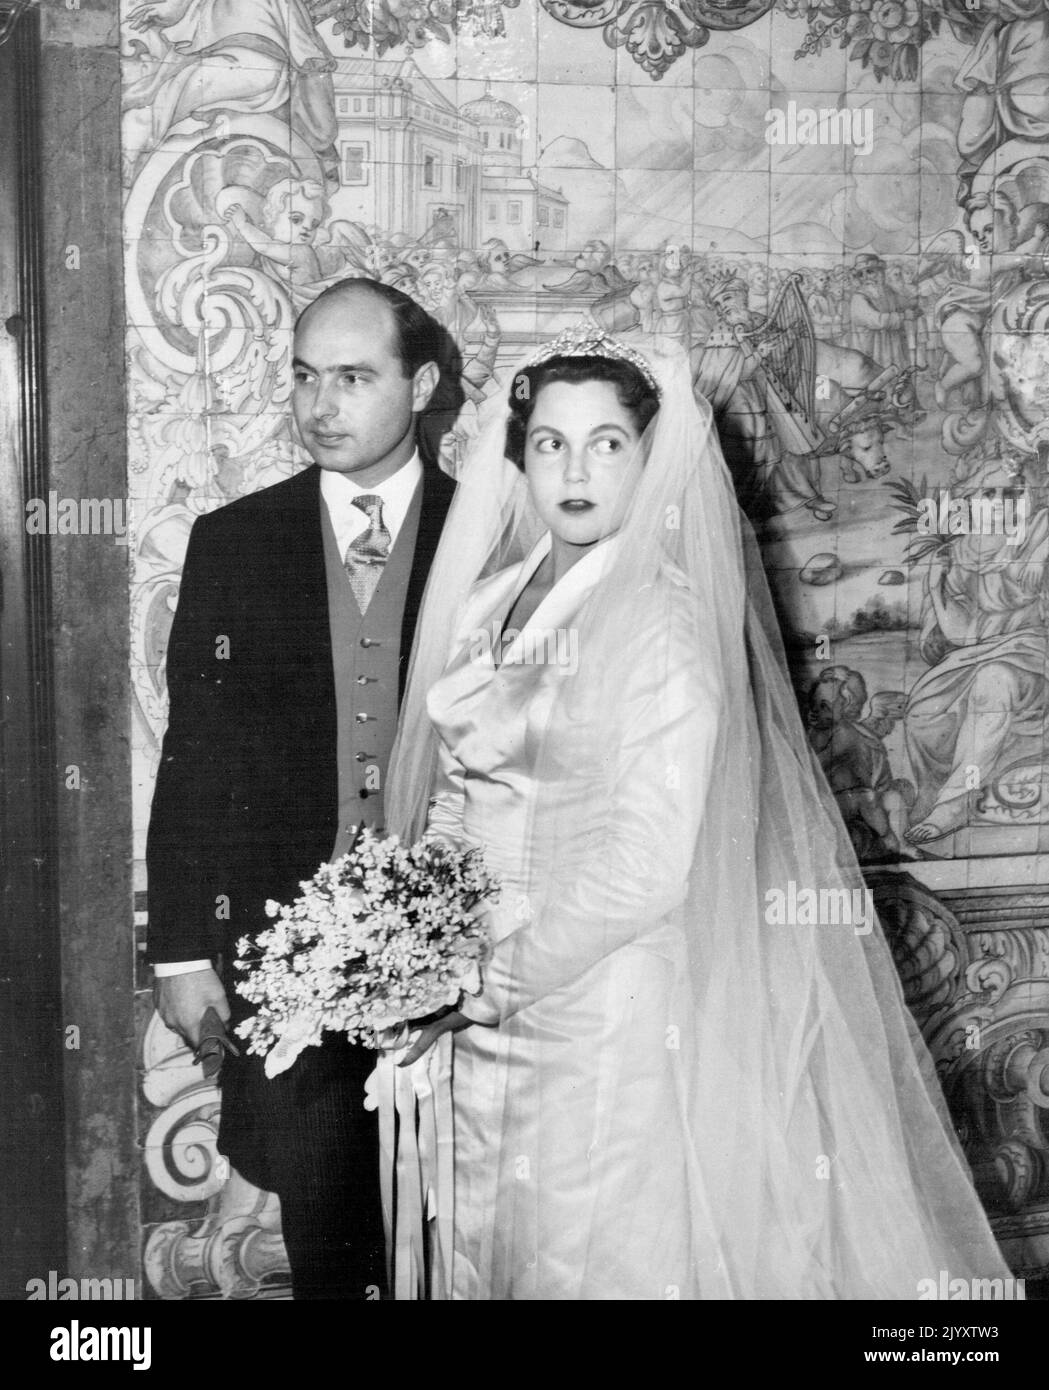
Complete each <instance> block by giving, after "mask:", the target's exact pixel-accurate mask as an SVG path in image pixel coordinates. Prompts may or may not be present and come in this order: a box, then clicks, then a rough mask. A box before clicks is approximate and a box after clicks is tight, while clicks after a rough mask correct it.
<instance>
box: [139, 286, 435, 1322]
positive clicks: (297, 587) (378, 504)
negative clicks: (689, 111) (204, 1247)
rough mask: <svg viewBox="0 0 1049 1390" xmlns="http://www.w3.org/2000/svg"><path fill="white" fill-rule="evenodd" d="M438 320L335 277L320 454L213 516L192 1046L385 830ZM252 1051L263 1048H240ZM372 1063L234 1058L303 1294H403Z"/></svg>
mask: <svg viewBox="0 0 1049 1390" xmlns="http://www.w3.org/2000/svg"><path fill="white" fill-rule="evenodd" d="M443 356H444V345H443V341H442V333H441V330H440V328H439V327H438V326H437V325H436V324H435V323H434V322H433V320H432V319H430V318H429V317H428V316H427V315H426V314H425V313H424V312H423V310H422V309H420V308H419V306H418V305H416V304H415V303H414V302H413V301H412V300H411V299H409V298H408V297H407V296H405V295H403V294H401V293H400V292H399V291H397V290H395V289H392V288H390V287H389V286H386V285H382V284H378V283H376V282H375V281H371V280H348V281H343V282H341V283H340V284H339V285H336V286H333V287H332V288H331V289H329V290H326V291H325V292H324V293H323V294H322V295H320V296H319V297H318V298H317V299H316V300H315V301H314V302H313V304H311V305H310V306H309V308H307V309H306V310H305V311H304V313H303V314H302V316H301V317H300V319H299V322H298V324H297V325H296V329H295V348H294V363H293V368H294V375H295V384H294V396H293V411H294V415H295V420H296V423H297V426H298V429H299V432H300V434H301V437H302V440H303V443H304V444H305V446H306V448H307V450H308V451H309V453H310V455H311V457H312V459H313V461H314V466H313V467H310V468H307V469H306V470H305V471H304V472H302V473H299V474H297V475H296V476H295V477H293V478H290V479H288V480H287V481H285V482H281V483H278V484H276V485H275V486H273V487H269V488H265V489H263V490H262V491H260V492H257V493H254V494H252V495H250V496H247V497H243V498H240V499H238V500H237V501H236V502H233V503H231V504H230V505H229V506H226V507H221V508H220V509H219V510H218V511H215V512H212V513H211V514H210V515H208V516H206V517H202V518H201V519H200V520H198V521H197V523H196V524H195V526H194V528H193V531H192V534H191V537H190V543H189V549H188V552H187V555H186V563H185V567H184V569H183V576H182V585H181V589H180V594H179V603H178V610H177V612H176V615H175V620H174V623H173V626H172V630H171V639H170V642H169V644H168V657H167V672H168V690H169V694H170V715H169V721H168V729H167V734H166V736H165V739H164V747H163V754H162V758H161V763H160V768H159V771H158V774H157V784H156V791H155V794H154V798H153V810H152V816H151V821H150V829H149V842H148V847H147V864H148V871H149V957H150V960H151V962H152V964H153V966H154V971H155V975H156V986H155V996H156V1002H157V1009H158V1011H159V1013H160V1016H161V1018H162V1019H163V1020H164V1022H165V1023H166V1024H167V1025H168V1026H169V1027H171V1028H173V1029H175V1030H176V1031H177V1032H179V1033H180V1034H181V1035H182V1036H183V1037H185V1038H186V1039H187V1041H189V1042H190V1043H191V1044H194V1045H195V1044H196V1043H197V1041H198V1039H199V1033H200V1022H201V1017H202V1015H203V1013H204V1011H205V1010H206V1009H207V1007H208V1006H209V1005H211V1006H214V1007H215V1009H216V1011H217V1012H218V1014H219V1016H220V1017H221V1018H223V1019H225V1020H228V1021H229V1022H230V1024H231V1026H234V1025H235V1024H236V1023H237V1022H239V1021H240V1020H241V1019H242V1018H244V1017H246V1016H247V1015H248V1014H249V1013H250V1011H251V1010H250V1006H248V1005H247V1004H246V1003H245V1002H244V1001H243V1000H242V999H241V998H240V996H239V995H237V994H236V993H235V992H234V990H233V985H234V983H235V982H236V980H237V978H239V975H238V973H237V972H235V971H234V970H233V961H234V959H235V956H236V943H237V941H238V939H239V938H240V937H242V936H245V935H252V934H254V933H256V932H258V931H259V930H261V929H263V928H265V927H266V926H267V925H269V923H268V919H267V918H266V915H265V903H266V900H267V899H269V898H274V899H276V900H278V901H281V902H290V901H291V900H292V899H293V898H294V897H295V896H296V894H297V892H298V885H299V882H300V880H303V879H307V878H309V877H311V876H312V874H313V873H314V872H315V871H316V869H317V868H318V866H319V865H320V864H321V863H322V862H324V861H325V860H328V859H331V858H333V857H335V856H337V855H338V854H340V853H342V852H343V851H344V850H345V848H347V846H348V845H349V843H350V840H351V838H352V835H353V833H354V832H355V830H356V827H357V826H358V825H360V824H362V823H364V824H369V825H372V826H374V827H376V828H379V827H381V826H382V823H383V807H382V801H383V792H384V786H385V777H386V766H387V762H388V759H389V755H390V750H391V747H392V743H393V738H394V733H395V730H396V719H397V708H398V703H399V699H400V695H401V693H402V691H403V684H404V677H405V668H406V665H407V659H408V655H409V652H410V649H411V643H412V636H413V633H414V629H415V621H416V617H417V614H418V610H419V604H420V600H421V597H422V591H423V587H424V585H425V582H426V576H427V573H428V571H429V566H430V562H431V560H432V558H433V555H434V551H435V550H436V547H437V541H438V538H439V536H440V531H441V527H442V525H443V522H444V517H445V514H446V512H447V510H448V505H449V503H450V501H451V495H452V492H453V490H454V484H453V483H452V482H451V480H450V479H449V478H447V477H446V476H445V475H444V474H443V473H441V472H440V471H439V470H438V469H437V468H435V467H424V466H423V465H422V463H421V461H420V458H419V453H418V449H417V446H416V434H417V424H418V420H419V416H420V412H422V411H423V410H425V409H426V407H427V405H428V403H429V401H430V399H431V396H432V395H433V392H434V389H435V387H436V385H437V381H438V376H439V370H438V365H437V364H438V362H440V361H441V360H442V358H443ZM242 1051H243V1049H242ZM374 1060H375V1054H374V1053H372V1052H369V1051H368V1050H367V1049H364V1048H361V1047H356V1046H351V1045H350V1044H348V1043H347V1042H346V1041H345V1039H343V1038H341V1037H335V1036H332V1035H329V1036H328V1037H327V1038H326V1040H325V1043H324V1044H323V1046H321V1047H312V1048H307V1049H306V1051H305V1052H304V1053H303V1054H302V1056H301V1057H300V1058H299V1059H298V1061H297V1062H296V1063H295V1064H294V1066H293V1067H291V1069H290V1070H289V1071H287V1072H285V1073H284V1074H283V1075H281V1076H278V1077H275V1078H273V1079H272V1080H271V1079H268V1078H266V1077H265V1076H264V1074H263V1071H262V1062H261V1059H260V1058H257V1057H248V1056H247V1055H242V1056H241V1057H240V1058H234V1057H228V1058H227V1059H226V1060H225V1062H224V1065H223V1072H222V1092H223V1113H222V1124H221V1131H220V1135H219V1149H220V1150H221V1151H222V1152H223V1153H225V1154H226V1155H227V1156H228V1157H229V1159H230V1162H231V1163H232V1164H233V1166H234V1167H235V1168H237V1170H238V1171H239V1172H240V1173H242V1174H243V1175H244V1176H245V1177H246V1178H248V1179H249V1180H250V1181H251V1182H253V1183H255V1184H257V1185H258V1186H259V1187H261V1188H264V1189H265V1190H267V1191H271V1192H276V1193H277V1194H278V1196H279V1197H280V1200H281V1216H282V1225H283V1231H284V1239H285V1244H286V1246H287V1250H288V1256H289V1259H290V1262H291V1271H292V1284H293V1288H294V1292H295V1296H296V1298H352V1299H368V1298H376V1297H379V1296H381V1293H382V1291H383V1289H384V1287H385V1271H384V1257H383V1232H382V1218H381V1209H380V1203H379V1185H378V1138H377V1128H376V1120H375V1115H374V1113H373V1112H369V1111H365V1110H364V1108H363V1100H364V1090H363V1087H364V1081H365V1078H366V1076H367V1075H368V1073H369V1071H370V1070H371V1068H372V1066H373V1064H374Z"/></svg>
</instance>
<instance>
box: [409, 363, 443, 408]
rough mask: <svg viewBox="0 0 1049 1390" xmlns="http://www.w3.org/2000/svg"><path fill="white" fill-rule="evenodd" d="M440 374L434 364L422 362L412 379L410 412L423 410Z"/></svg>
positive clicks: (435, 387)
mask: <svg viewBox="0 0 1049 1390" xmlns="http://www.w3.org/2000/svg"><path fill="white" fill-rule="evenodd" d="M440 376H441V372H440V368H439V367H438V366H437V363H436V362H424V363H423V365H422V366H421V367H420V368H419V370H418V371H417V372H416V373H415V376H414V377H413V378H412V410H413V411H416V412H418V411H420V410H425V409H426V407H427V406H428V405H429V404H430V397H431V396H432V395H433V393H434V392H435V391H436V390H437V383H438V381H439V380H440Z"/></svg>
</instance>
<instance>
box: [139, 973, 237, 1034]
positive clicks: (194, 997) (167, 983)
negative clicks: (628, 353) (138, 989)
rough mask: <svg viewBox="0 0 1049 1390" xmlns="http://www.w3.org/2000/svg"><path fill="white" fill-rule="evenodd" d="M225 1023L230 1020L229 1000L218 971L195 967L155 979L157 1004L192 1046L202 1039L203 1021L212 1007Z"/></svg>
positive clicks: (162, 1014) (159, 1010)
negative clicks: (195, 968) (186, 971)
mask: <svg viewBox="0 0 1049 1390" xmlns="http://www.w3.org/2000/svg"><path fill="white" fill-rule="evenodd" d="M209 1005H210V1006H211V1007H212V1008H214V1010H215V1012H216V1013H217V1014H218V1016H219V1018H221V1019H222V1021H223V1023H228V1022H229V1002H228V1000H227V999H226V991H225V990H224V989H223V988H222V981H221V980H220V979H219V977H218V976H217V975H216V974H215V972H214V970H212V969H210V968H209V969H207V970H191V971H189V972H188V973H187V974H185V975H161V976H160V977H159V978H157V979H155V980H154V981H153V1007H154V1008H155V1009H156V1011H157V1013H158V1014H159V1015H160V1017H161V1018H162V1019H163V1021H164V1022H165V1023H166V1024H167V1026H168V1027H169V1028H170V1029H172V1030H173V1031H174V1032H176V1033H178V1034H179V1036H180V1037H182V1038H185V1040H186V1042H188V1043H189V1045H190V1047H196V1046H197V1044H198V1043H199V1042H200V1021H201V1019H202V1018H203V1017H204V1010H205V1009H207V1008H208V1006H209Z"/></svg>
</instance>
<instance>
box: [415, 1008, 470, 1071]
mask: <svg viewBox="0 0 1049 1390" xmlns="http://www.w3.org/2000/svg"><path fill="white" fill-rule="evenodd" d="M472 1022H473V1019H472V1018H467V1017H466V1015H465V1014H461V1013H460V1012H459V1011H458V1009H449V1011H448V1012H447V1013H446V1014H442V1015H441V1017H440V1018H438V1019H436V1020H435V1021H434V1022H433V1023H427V1024H426V1025H425V1026H424V1027H423V1029H422V1030H421V1032H420V1033H419V1036H418V1037H417V1038H416V1039H415V1042H413V1043H412V1045H411V1047H410V1048H409V1050H408V1052H407V1054H406V1055H405V1058H404V1061H403V1062H398V1063H397V1065H398V1066H399V1067H410V1066H411V1064H412V1063H413V1062H417V1061H418V1060H419V1058H420V1057H422V1056H424V1055H425V1054H426V1053H427V1052H429V1050H430V1048H431V1047H433V1045H434V1043H435V1042H436V1041H437V1039H438V1038H439V1037H440V1036H441V1034H442V1033H461V1032H462V1030H463V1029H464V1028H469V1026H470V1024H471V1023H472Z"/></svg>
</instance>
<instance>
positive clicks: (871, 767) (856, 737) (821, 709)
mask: <svg viewBox="0 0 1049 1390" xmlns="http://www.w3.org/2000/svg"><path fill="white" fill-rule="evenodd" d="M906 698H907V697H906V696H905V695H904V694H903V692H902V691H896V690H879V691H877V692H876V693H875V694H874V695H872V696H871V700H870V710H869V714H868V716H867V718H866V719H862V718H860V715H861V713H862V711H863V707H864V705H865V704H866V703H867V685H866V682H865V681H864V679H863V677H862V675H861V674H860V673H859V671H854V670H852V669H850V668H849V667H848V666H829V667H828V668H827V669H826V670H825V671H824V672H823V673H822V674H821V675H820V678H819V680H818V681H816V682H815V683H814V684H813V686H812V688H811V689H810V691H809V698H808V725H809V742H810V743H811V744H812V747H813V748H814V750H815V752H816V756H817V757H818V758H819V761H820V766H821V767H822V768H823V771H824V773H825V774H826V777H827V781H828V782H829V784H830V788H831V790H832V791H833V793H834V798H835V800H836V801H837V803H838V808H839V809H840V811H841V814H842V819H843V820H844V822H845V826H846V829H847V830H848V832H849V837H850V838H851V840H852V842H853V847H854V848H855V850H856V854H857V856H858V857H859V858H860V859H863V860H865V861H866V862H868V863H869V862H870V861H872V860H876V859H893V858H895V857H896V856H897V855H898V854H899V852H900V839H899V835H898V833H897V831H896V829H894V828H893V825H892V820H891V819H890V813H891V812H898V813H902V811H903V808H904V807H905V806H909V805H911V804H913V801H914V789H913V787H912V786H911V784H910V783H909V782H907V781H906V780H903V779H899V778H894V777H893V775H892V769H891V767H890V765H889V756H888V754H887V752H886V751H885V745H884V744H883V742H882V740H883V739H884V738H885V737H886V736H887V735H888V734H890V733H891V732H892V730H893V728H894V727H895V725H896V724H897V723H898V722H899V720H900V719H901V718H902V717H903V710H904V706H905V704H906Z"/></svg>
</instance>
